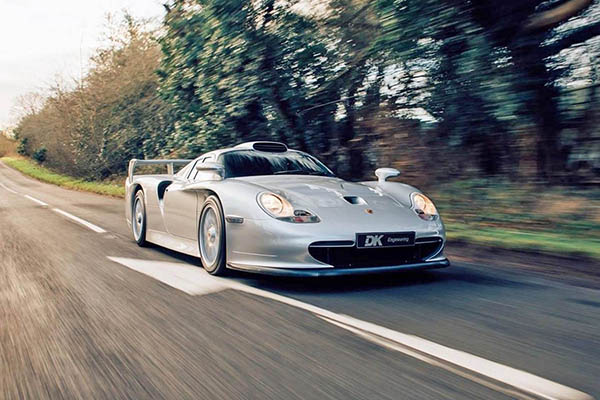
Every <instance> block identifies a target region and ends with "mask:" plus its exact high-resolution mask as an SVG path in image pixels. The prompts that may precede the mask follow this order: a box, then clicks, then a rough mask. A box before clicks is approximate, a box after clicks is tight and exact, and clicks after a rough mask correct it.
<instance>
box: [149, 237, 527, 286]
mask: <svg viewBox="0 0 600 400" xmlns="http://www.w3.org/2000/svg"><path fill="white" fill-rule="evenodd" d="M152 249H153V250H155V251H157V252H159V253H162V254H164V255H167V256H169V257H172V258H175V259H177V260H179V261H181V262H184V263H187V264H191V265H195V266H197V267H198V268H202V264H201V262H200V260H199V259H198V258H196V257H192V256H188V255H185V254H181V253H177V252H175V251H172V250H169V249H165V248H163V247H159V246H154V245H153V246H152ZM228 279H236V280H239V281H242V282H244V283H246V284H248V285H251V286H254V287H258V288H263V289H267V290H271V291H284V292H287V293H302V294H322V295H326V294H336V293H349V292H365V291H373V290H386V289H390V288H394V289H398V288H402V287H411V286H423V285H448V284H457V283H463V284H470V285H483V286H502V287H517V286H519V287H524V286H527V287H533V286H538V285H535V284H532V283H529V282H521V281H516V280H511V279H507V278H505V277H498V276H497V275H496V274H491V273H489V271H486V270H485V269H484V268H482V269H481V271H477V270H474V269H473V268H472V267H468V268H466V267H463V266H451V267H450V268H445V269H439V270H427V271H405V272H395V273H386V274H375V275H362V276H340V277H320V278H292V277H278V276H268V275H258V274H252V273H247V272H241V271H231V272H230V275H229V276H228Z"/></svg>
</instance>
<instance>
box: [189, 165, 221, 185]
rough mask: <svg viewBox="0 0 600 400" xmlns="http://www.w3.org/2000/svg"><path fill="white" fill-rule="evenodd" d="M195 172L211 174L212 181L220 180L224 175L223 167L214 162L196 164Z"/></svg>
mask: <svg viewBox="0 0 600 400" xmlns="http://www.w3.org/2000/svg"><path fill="white" fill-rule="evenodd" d="M196 171H199V172H212V173H213V175H214V177H213V178H212V180H215V181H217V180H221V179H223V176H224V175H225V170H224V168H223V166H222V165H221V164H219V163H216V162H205V163H198V164H196Z"/></svg>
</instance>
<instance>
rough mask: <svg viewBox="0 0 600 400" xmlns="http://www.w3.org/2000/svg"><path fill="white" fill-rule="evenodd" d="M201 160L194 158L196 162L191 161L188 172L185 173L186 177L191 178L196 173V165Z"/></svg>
mask: <svg viewBox="0 0 600 400" xmlns="http://www.w3.org/2000/svg"><path fill="white" fill-rule="evenodd" d="M199 162H202V161H200V160H196V162H194V163H193V165H192V168H190V170H189V171H188V173H187V174H186V175H187V176H186V178H187V179H192V178H193V177H194V176H195V175H196V165H197V164H198V163H199Z"/></svg>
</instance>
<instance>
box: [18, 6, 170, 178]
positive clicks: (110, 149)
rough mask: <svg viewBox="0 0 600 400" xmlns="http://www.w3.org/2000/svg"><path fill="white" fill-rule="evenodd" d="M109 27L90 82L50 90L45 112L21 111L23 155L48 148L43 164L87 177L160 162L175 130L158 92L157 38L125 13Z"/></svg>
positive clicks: (59, 83)
mask: <svg viewBox="0 0 600 400" xmlns="http://www.w3.org/2000/svg"><path fill="white" fill-rule="evenodd" d="M109 22H110V24H111V29H110V30H109V35H108V42H107V45H106V47H104V48H101V49H98V50H97V51H96V54H95V55H94V56H93V58H92V60H91V61H92V65H93V67H92V68H91V70H90V72H89V73H88V74H87V76H85V77H84V78H83V80H81V81H76V82H75V83H76V86H75V87H74V88H70V87H69V85H67V84H65V83H63V82H60V81H59V82H57V83H56V84H54V85H53V86H52V87H51V88H50V91H49V95H48V97H47V98H46V100H45V102H44V104H43V106H42V107H40V108H39V109H38V108H36V107H23V108H25V109H29V110H31V111H30V112H28V113H27V114H26V115H24V116H23V118H22V119H21V121H20V123H19V125H18V127H17V128H16V129H15V134H16V135H17V137H18V138H19V139H20V140H21V141H22V140H28V141H29V142H28V145H27V148H28V149H39V148H42V147H44V148H46V149H47V152H46V165H47V166H49V167H51V168H53V169H55V170H57V171H61V172H65V173H68V174H71V175H74V176H78V177H84V178H86V179H104V178H106V177H108V176H111V175H113V174H119V173H122V172H123V171H124V170H125V169H126V163H127V160H129V159H130V158H146V157H150V158H151V157H155V156H157V155H158V154H160V153H161V151H162V148H163V146H164V143H165V141H166V138H167V136H168V135H169V132H170V130H171V126H172V125H173V121H172V118H171V116H170V112H169V107H167V105H166V104H165V103H164V102H163V101H162V100H161V98H160V96H159V95H158V90H157V87H158V79H157V76H156V70H157V68H158V63H159V59H160V48H159V46H158V43H157V42H156V39H155V33H154V32H152V31H150V30H148V29H146V25H145V24H144V23H143V22H141V21H135V20H134V19H132V18H131V17H130V16H128V15H125V16H124V17H123V19H122V21H112V20H109ZM24 154H28V155H32V154H31V153H30V150H27V152H26V153H24Z"/></svg>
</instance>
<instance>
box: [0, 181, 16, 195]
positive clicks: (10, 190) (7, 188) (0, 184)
mask: <svg viewBox="0 0 600 400" xmlns="http://www.w3.org/2000/svg"><path fill="white" fill-rule="evenodd" d="M0 186H2V187H3V188H4V189H6V190H8V191H9V192H11V193H13V194H19V192H16V191H14V190H12V189H11V188H9V187H8V186H6V185H4V184H2V183H0Z"/></svg>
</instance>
